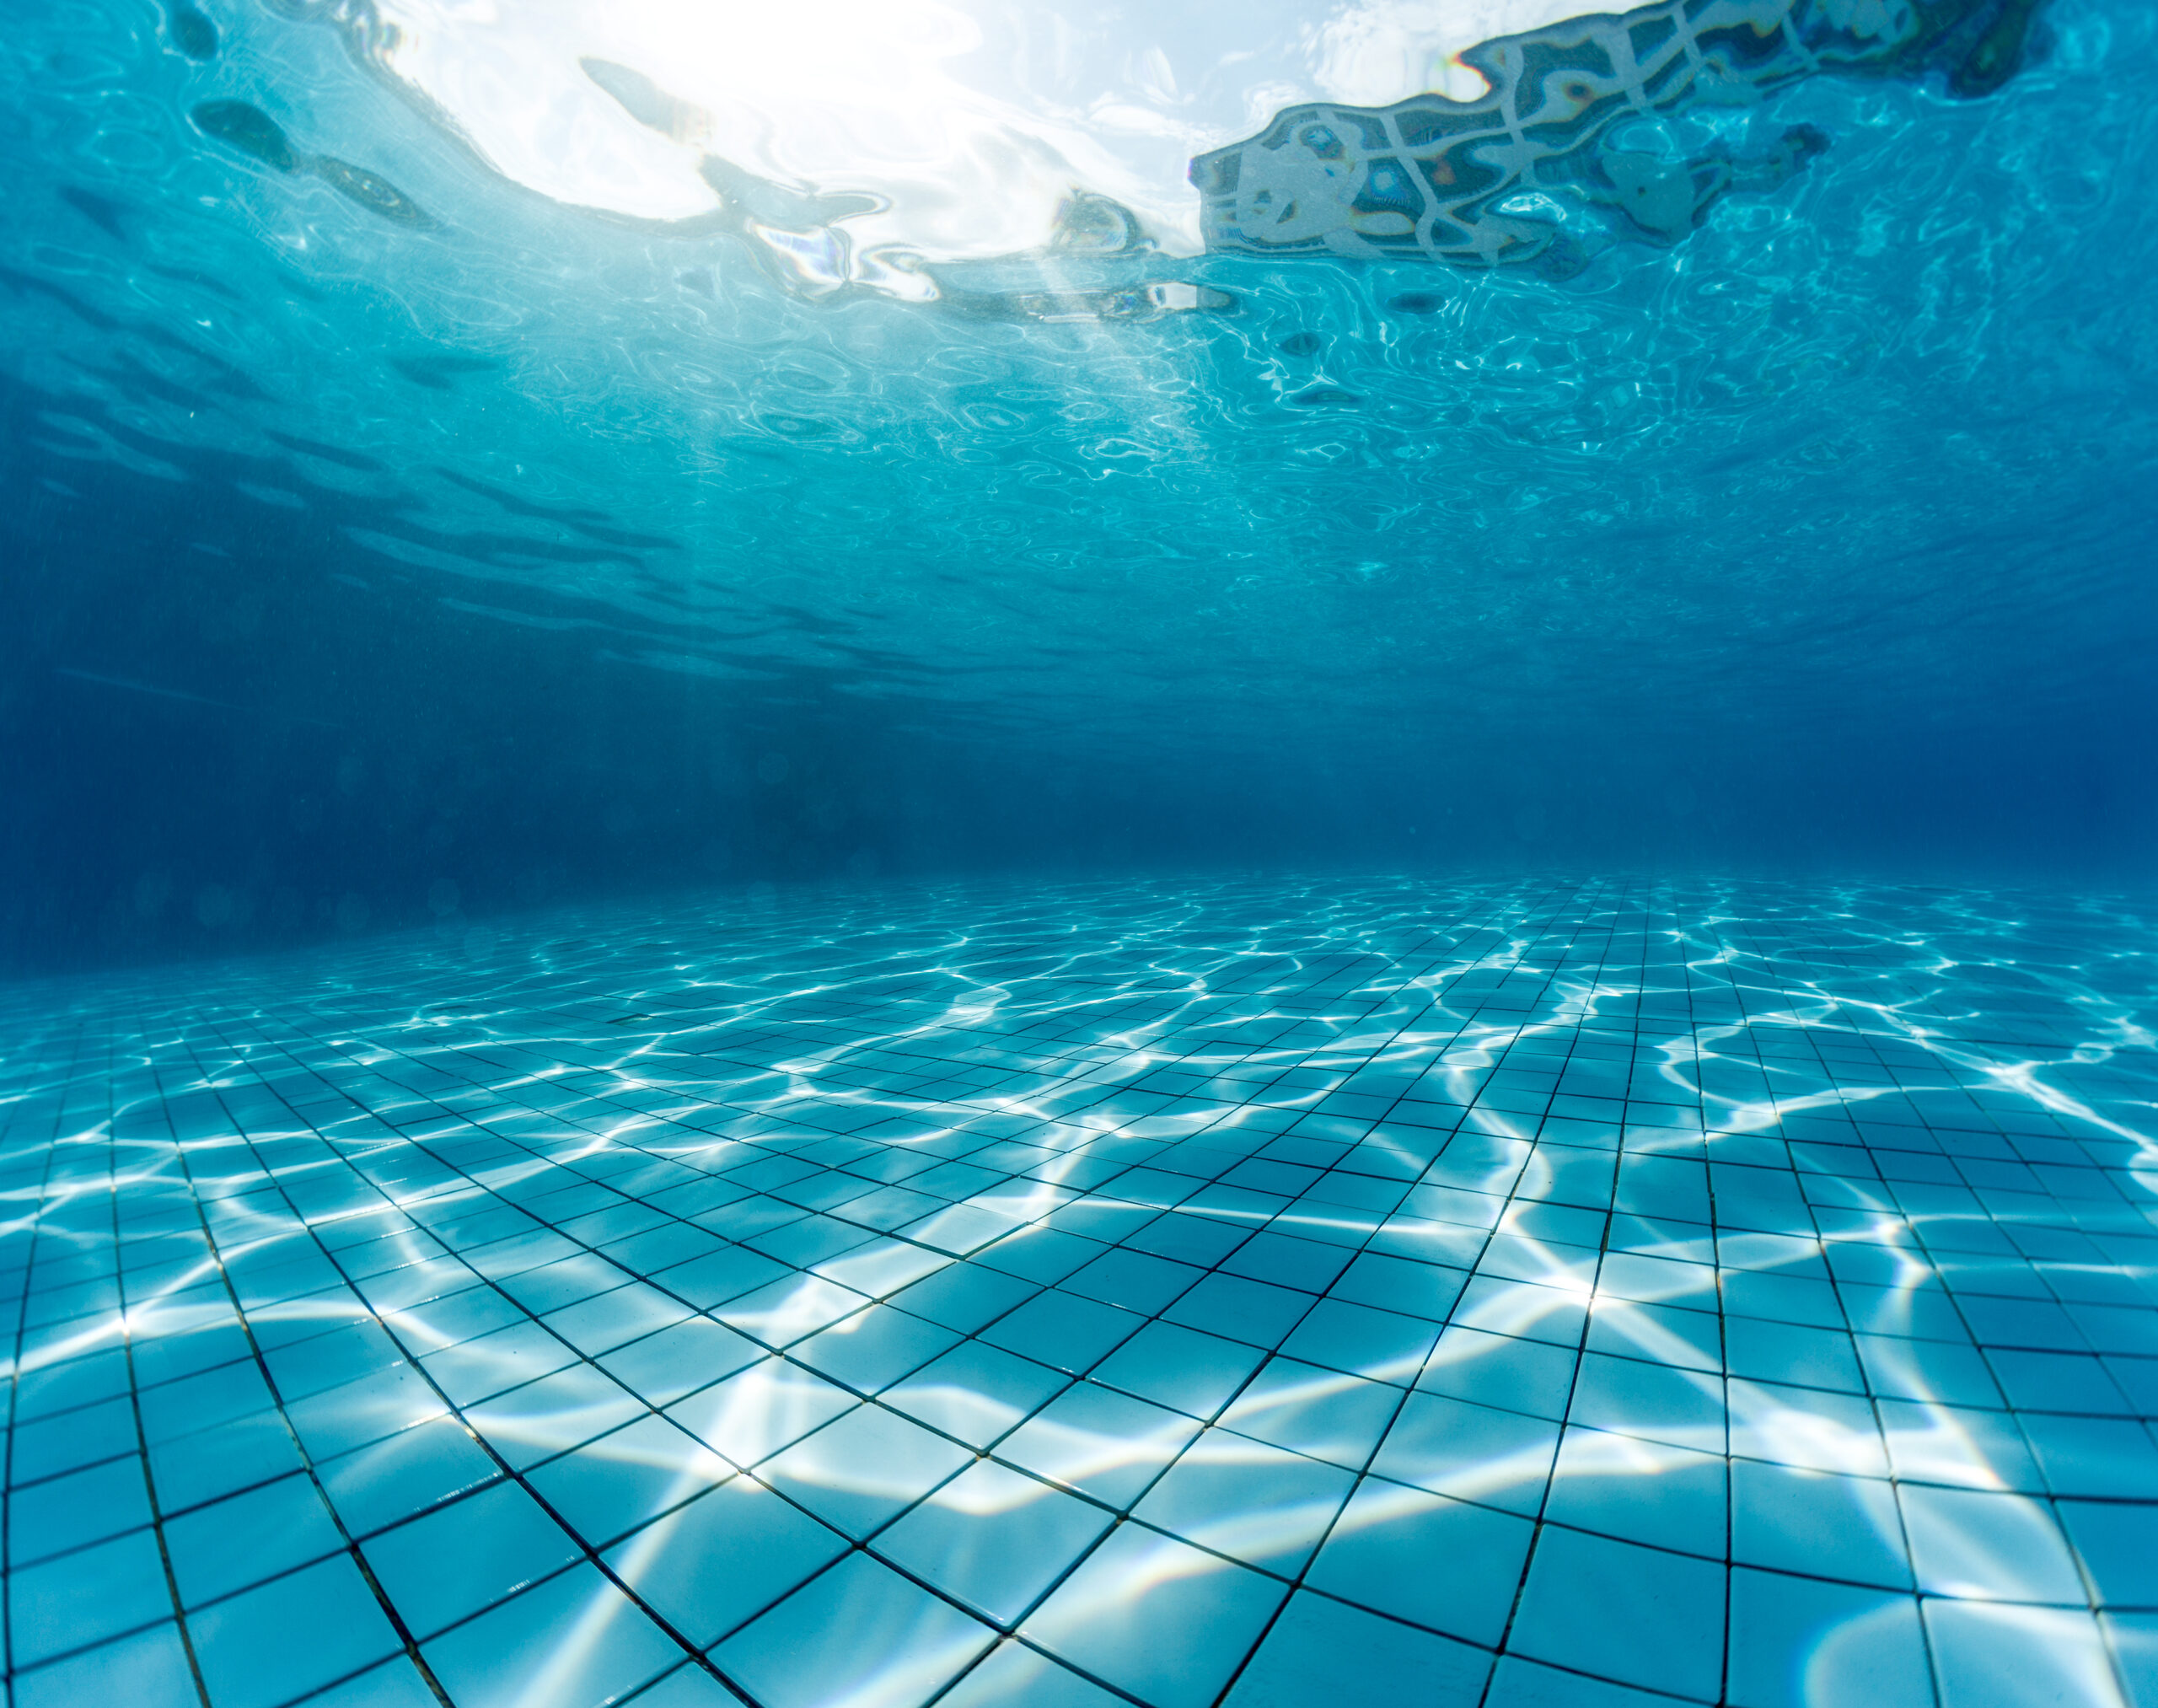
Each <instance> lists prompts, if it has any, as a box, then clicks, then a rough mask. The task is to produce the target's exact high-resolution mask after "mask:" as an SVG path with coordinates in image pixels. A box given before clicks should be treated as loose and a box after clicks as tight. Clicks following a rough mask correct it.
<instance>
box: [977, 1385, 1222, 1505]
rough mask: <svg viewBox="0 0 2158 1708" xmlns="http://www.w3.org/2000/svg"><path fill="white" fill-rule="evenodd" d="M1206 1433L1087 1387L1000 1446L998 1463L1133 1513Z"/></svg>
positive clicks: (1072, 1391)
mask: <svg viewBox="0 0 2158 1708" xmlns="http://www.w3.org/2000/svg"><path fill="white" fill-rule="evenodd" d="M1199 1430H1200V1426H1199V1425H1198V1424H1197V1423H1196V1422H1194V1421H1193V1420H1192V1419H1190V1418H1189V1417H1186V1416H1184V1415H1182V1414H1180V1413H1178V1412H1173V1411H1167V1410H1163V1409H1162V1407H1160V1406H1158V1405H1148V1404H1146V1402H1145V1401H1144V1400H1139V1399H1129V1398H1127V1397H1126V1396H1125V1395H1124V1394H1117V1393H1114V1392H1112V1391H1111V1390H1110V1389H1109V1388H1097V1387H1095V1386H1094V1385H1093V1384H1092V1383H1083V1382H1082V1383H1078V1384H1077V1385H1076V1386H1074V1387H1072V1388H1067V1389H1066V1390H1065V1392H1064V1393H1063V1394H1060V1395H1059V1396H1058V1397H1057V1398H1056V1399H1053V1400H1051V1401H1050V1402H1049V1404H1048V1405H1045V1406H1044V1407H1043V1408H1042V1409H1041V1410H1040V1411H1039V1412H1037V1413H1036V1414H1035V1415H1034V1416H1033V1417H1032V1418H1031V1419H1029V1420H1028V1421H1027V1422H1026V1423H1024V1424H1023V1425H1022V1426H1020V1427H1019V1428H1017V1429H1016V1430H1014V1431H1012V1433H1011V1434H1010V1435H1008V1436H1007V1437H1005V1438H1004V1439H1003V1440H1002V1441H1001V1442H998V1443H997V1448H996V1452H997V1457H998V1458H1003V1459H1007V1460H1009V1461H1010V1462H1011V1463H1012V1464H1015V1465H1017V1466H1019V1467H1021V1468H1022V1469H1025V1470H1030V1471H1033V1472H1035V1473H1036V1474H1039V1475H1041V1476H1044V1477H1047V1478H1049V1479H1050V1480H1053V1481H1055V1482H1060V1483H1064V1484H1066V1485H1070V1486H1071V1487H1072V1488H1075V1489H1077V1490H1080V1491H1081V1492H1082V1493H1084V1494H1087V1495H1091V1496H1093V1498H1094V1499H1096V1500H1098V1501H1103V1502H1104V1503H1105V1504H1107V1505H1109V1506H1111V1507H1128V1506H1129V1505H1130V1503H1131V1502H1132V1501H1135V1500H1136V1499H1138V1497H1139V1496H1140V1495H1141V1494H1142V1493H1143V1492H1144V1491H1145V1490H1146V1487H1147V1485H1149V1484H1151V1482H1152V1481H1153V1480H1154V1479H1155V1478H1156V1477H1157V1476H1158V1475H1159V1474H1161V1472H1162V1469H1163V1468H1164V1467H1165V1466H1167V1465H1168V1464H1171V1463H1173V1461H1174V1460H1175V1458H1177V1456H1178V1454H1179V1453H1182V1452H1183V1451H1184V1448H1185V1446H1186V1445H1187V1444H1188V1443H1189V1442H1190V1440H1191V1439H1192V1437H1194V1436H1195V1435H1197V1434H1198V1433H1199Z"/></svg>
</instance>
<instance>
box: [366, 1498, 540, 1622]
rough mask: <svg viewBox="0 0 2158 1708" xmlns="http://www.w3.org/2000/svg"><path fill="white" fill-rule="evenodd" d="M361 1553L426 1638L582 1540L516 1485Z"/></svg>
mask: <svg viewBox="0 0 2158 1708" xmlns="http://www.w3.org/2000/svg"><path fill="white" fill-rule="evenodd" d="M361 1551H362V1553H363V1554H364V1555H366V1556H367V1562H368V1569H369V1570H371V1571H373V1573H374V1575H375V1577H376V1579H377V1581H378V1582H380V1583H381V1585H382V1587H383V1588H384V1590H385V1591H386V1592H387V1593H389V1598H390V1601H391V1603H392V1604H393V1605H395V1608H396V1609H397V1610H398V1613H399V1614H400V1615H401V1616H402V1617H403V1619H404V1620H405V1625H407V1626H408V1627H410V1628H411V1632H412V1634H413V1635H415V1636H416V1637H418V1638H420V1639H421V1641H425V1640H426V1639H427V1638H428V1637H430V1636H432V1635H434V1634H435V1633H436V1632H437V1631H438V1630H443V1628H444V1627H445V1626H448V1625H454V1624H456V1623H457V1621H458V1620H459V1619H467V1618H470V1616H471V1615H472V1614H475V1613H478V1612H479V1611H480V1609H483V1608H486V1607H491V1606H492V1605H493V1604H494V1603H497V1602H498V1601H501V1600H502V1599H503V1598H505V1597H507V1596H509V1595H513V1594H514V1593H516V1592H517V1591H518V1590H520V1589H522V1588H523V1587H525V1586H526V1585H527V1584H529V1583H533V1582H537V1581H538V1580H539V1579H540V1578H543V1577H545V1576H548V1575H549V1574H550V1573H551V1572H556V1571H561V1569H562V1568H563V1567H564V1566H567V1565H569V1564H570V1563H571V1562H572V1560H576V1559H577V1557H578V1550H577V1544H576V1542H575V1541H574V1540H573V1539H572V1538H571V1537H570V1536H569V1535H568V1534H567V1533H566V1532H565V1531H564V1530H563V1529H562V1527H561V1525H559V1524H557V1523H556V1522H555V1521H554V1520H553V1519H552V1518H550V1517H548V1516H547V1514H546V1513H545V1512H544V1511H542V1510H541V1508H540V1507H539V1503H538V1502H537V1501H534V1499H533V1498H532V1496H530V1495H529V1494H527V1493H526V1492H525V1491H524V1490H523V1489H521V1488H519V1487H518V1485H516V1484H514V1483H499V1484H497V1485H495V1486H494V1487H493V1488H491V1489H483V1490H480V1492H479V1493H478V1494H476V1495H474V1496H470V1498H469V1499H466V1500H463V1501H457V1502H455V1503H454V1505H451V1506H448V1507H442V1508H441V1509H439V1510H438V1511H436V1512H430V1513H428V1514H427V1516H426V1517H423V1518H416V1519H414V1520H413V1521H412V1522H411V1523H409V1524H400V1526H398V1528H395V1529H394V1530H385V1531H384V1532H383V1533H382V1534H380V1535H379V1536H377V1537H375V1538H374V1539H373V1540H372V1541H370V1542H368V1543H367V1544H364V1546H363V1547H362V1550H361Z"/></svg>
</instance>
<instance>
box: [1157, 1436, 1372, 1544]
mask: <svg viewBox="0 0 2158 1708" xmlns="http://www.w3.org/2000/svg"><path fill="white" fill-rule="evenodd" d="M1354 1483H1355V1478H1354V1477H1353V1476H1352V1475H1350V1473H1348V1472H1347V1471H1345V1470H1342V1469H1339V1468H1338V1467H1336V1466H1334V1465H1329V1464H1323V1463H1321V1462H1320V1461H1318V1460H1316V1459H1310V1458H1303V1457H1302V1456H1301V1455H1299V1454H1296V1453H1289V1452H1286V1451H1285V1450H1284V1449H1282V1448H1275V1447H1269V1446H1267V1445H1266V1444H1265V1443H1264V1442H1257V1441H1253V1440H1251V1439H1249V1438H1248V1437H1244V1436H1240V1435H1237V1434H1234V1433H1232V1431H1228V1430H1226V1429H1211V1430H1208V1431H1206V1432H1205V1434H1203V1435H1201V1436H1200V1437H1199V1438H1198V1440H1196V1441H1194V1442H1193V1443H1192V1444H1191V1445H1190V1446H1189V1448H1185V1450H1184V1454H1183V1457H1181V1458H1178V1460H1177V1462H1176V1463H1175V1464H1173V1465H1172V1466H1170V1468H1169V1469H1168V1472H1167V1473H1166V1474H1163V1476H1162V1479H1161V1480H1160V1481H1159V1482H1157V1483H1156V1484H1155V1485H1154V1486H1153V1487H1152V1488H1151V1490H1148V1491H1147V1493H1146V1498H1145V1499H1143V1500H1141V1501H1140V1502H1139V1504H1138V1505H1137V1506H1136V1507H1133V1508H1132V1516H1133V1517H1137V1518H1143V1519H1144V1520H1146V1523H1149V1524H1151V1525H1153V1526H1154V1527H1155V1528H1157V1529H1162V1530H1167V1531H1168V1532H1170V1533H1172V1534H1174V1535H1177V1536H1180V1537H1182V1538H1183V1539H1184V1540H1185V1541H1187V1542H1192V1543H1195V1544H1198V1545H1199V1546H1200V1547H1201V1548H1206V1549H1210V1550H1212V1551H1213V1552H1215V1553H1216V1554H1227V1555H1229V1556H1230V1557H1231V1558H1232V1559H1236V1560H1243V1562H1244V1563H1245V1564H1247V1565H1249V1566H1261V1567H1264V1569H1265V1570H1267V1571H1274V1572H1278V1573H1280V1575H1281V1576H1285V1577H1293V1576H1296V1574H1297V1573H1298V1572H1300V1571H1302V1569H1303V1566H1304V1564H1305V1562H1306V1561H1307V1560H1309V1559H1310V1558H1311V1555H1312V1552H1313V1550H1314V1549H1316V1548H1317V1547H1318V1544H1319V1543H1320V1542H1321V1541H1322V1540H1323V1539H1325V1536H1326V1533H1327V1532H1328V1530H1329V1528H1331V1527H1332V1526H1333V1524H1334V1516H1335V1514H1336V1513H1338V1512H1339V1511H1340V1510H1341V1506H1342V1502H1343V1501H1345V1500H1347V1498H1348V1496H1349V1490H1350V1487H1351V1485H1353V1484H1354Z"/></svg>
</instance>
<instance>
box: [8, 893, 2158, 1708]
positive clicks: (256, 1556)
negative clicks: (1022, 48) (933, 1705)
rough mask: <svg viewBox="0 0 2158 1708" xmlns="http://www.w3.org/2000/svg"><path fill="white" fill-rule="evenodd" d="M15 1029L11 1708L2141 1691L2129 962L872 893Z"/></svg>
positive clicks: (1911, 906) (364, 962)
mask: <svg viewBox="0 0 2158 1708" xmlns="http://www.w3.org/2000/svg"><path fill="white" fill-rule="evenodd" d="M464 948H465V949H466V950H468V951H474V952H478V953H479V954H480V958H479V959H475V958H474V954H473V953H459V952H455V950H454V948H453V947H449V946H444V945H442V944H438V943H435V942H434V941H432V940H431V939H428V938H425V937H417V938H412V939H405V940H386V941H383V942H380V943H373V944H359V945H354V946H352V947H350V948H345V949H342V950H341V951H338V952H337V953H335V954H329V955H323V956H319V957H316V958H314V959H303V960H293V961H288V962H282V963H276V964H268V963H264V964H254V965H241V966H235V967H232V968H228V969H216V970H213V971H211V972H208V973H206V972H203V971H201V970H200V969H196V970H194V971H191V972H188V973H186V974H185V975H180V974H174V975H144V976H138V977H134V978H131V979H128V980H107V981H105V982H101V983H97V984H90V983H74V984H62V985H46V986H35V987H27V986H25V987H18V988H17V989H16V991H14V992H13V993H11V995H10V996H9V997H8V1002H7V1007H8V1013H7V1022H6V1029H5V1034H4V1035H5V1036H6V1037H7V1039H8V1055H7V1058H6V1064H5V1073H6V1086H5V1091H6V1097H7V1103H6V1106H5V1107H6V1114H7V1127H6V1133H5V1140H4V1158H5V1177H4V1188H5V1191H6V1194H7V1204H8V1213H9V1216H10V1218H11V1219H10V1221H9V1222H8V1229H7V1233H6V1239H5V1247H4V1249H5V1252H6V1254H7V1264H8V1268H7V1271H6V1273H7V1277H8V1289H9V1297H10V1299H11V1305H10V1308H11V1310H12V1311H13V1312H14V1313H16V1315H15V1321H16V1323H17V1324H18V1325H19V1327H18V1329H17V1338H16V1340H15V1341H14V1345H13V1357H14V1364H13V1412H12V1426H11V1431H10V1434H9V1437H8V1480H9V1492H8V1560H7V1564H8V1597H7V1604H8V1658H9V1664H10V1668H11V1672H10V1675H9V1676H10V1682H11V1689H12V1691H13V1703H14V1704H15V1705H16V1708H50V1705H53V1704H58V1703H84V1702H91V1701H104V1702H123V1701H124V1702H126V1703H129V1704H132V1705H138V1708H158V1705H161V1704H164V1703H175V1704H184V1703H190V1702H196V1701H198V1700H203V1701H207V1702H209V1703H211V1704H214V1705H216V1708H271V1705H275V1704H279V1703H282V1702H286V1701H297V1700H312V1701H318V1702H322V1703H333V1702H334V1703H338V1704H355V1703H370V1704H372V1703H387V1704H398V1703H412V1704H425V1703H427V1702H429V1701H435V1700H447V1701H449V1702H453V1703H456V1704H459V1705H462V1708H497V1705H499V1708H545V1705H562V1708H575V1705H586V1704H599V1703H602V1702H606V1701H611V1700H623V1699H625V1698H629V1697H634V1698H635V1699H636V1700H638V1701H640V1702H642V1703H646V1704H648V1705H652V1708H658V1705H662V1704H664V1705H667V1708H676V1705H680V1704H685V1703H693V1702H714V1703H717V1702H724V1701H728V1700H738V1699H739V1700H749V1701H752V1702H756V1703H760V1704H765V1705H769V1708H815V1705H826V1704H829V1705H839V1704H848V1705H856V1708H868V1705H879V1708H910V1705H915V1704H921V1703H927V1702H931V1701H935V1702H938V1703H942V1704H944V1705H947V1708H974V1705H982V1704H992V1703H1025V1704H1028V1705H1056V1708H1079V1705H1087V1704H1098V1705H1108V1704H1110V1703H1112V1702H1115V1701H1135V1702H1139V1703H1143V1704H1148V1705H1154V1708H1205V1705H1208V1704H1211V1703H1215V1702H1217V1701H1226V1702H1227V1703H1228V1704H1230V1705H1232V1708H1261V1705H1289V1704H1305V1703H1311V1702H1318V1701H1324V1702H1329V1703H1351V1704H1360V1703H1380V1702H1385V1703H1389V1704H1392V1703H1395V1702H1404V1703H1406V1702H1414V1703H1416V1704H1420V1705H1436V1708H1453V1705H1463V1708H1467V1705H1475V1704H1479V1703H1484V1704H1491V1705H1517V1708H1518V1705H1529V1704H1578V1705H1581V1708H1617V1705H1623V1704H1628V1703H1648V1702H1651V1701H1661V1700H1669V1699H1672V1698H1676V1699H1680V1700H1688V1701H1697V1702H1710V1701H1717V1700H1721V1701H1727V1702H1730V1703H1733V1704H1741V1705H1747V1708H1780V1705H1785V1704H1793V1705H1796V1704H1801V1703H1804V1704H1810V1705H1837V1704H1854V1705H1855V1704H1865V1705H1868V1708H1898V1705H1905V1704H1925V1703H1935V1702H1938V1703H1941V1704H1944V1705H1946V1708H1964V1705H1977V1704H2011V1703H2026V1702H2028V1703H2037V1702H2074V1703H2079V1704H2085V1703H2118V1702H2122V1701H2128V1702H2140V1703H2145V1704H2147V1703H2150V1702H2151V1701H2154V1700H2158V1695H2154V1691H2155V1690H2158V1683H2154V1680H2158V1548H2154V1547H2153V1546H2152V1545H2151V1541H2152V1538H2153V1536H2154V1535H2158V1505H2154V1504H2151V1503H2153V1502H2158V1447H2154V1444H2153V1441H2152V1438H2151V1436H2150V1432H2149V1423H2150V1417H2151V1415H2152V1414H2153V1413H2154V1412H2158V1308H2154V1305H2155V1304H2158V1227H2154V1225H2153V1219H2152V1208H2153V1204H2154V1197H2153V1184H2154V1176H2153V1173H2152V1166H2153V1165H2152V1151H2151V1147H2150V1141H2149V1138H2148V1135H2149V1134H2150V1132H2151V1131H2152V1122H2151V1096H2152V1088H2153V1083H2154V1075H2153V1072H2152V1050H2151V1041H2150V1032H2149V1031H2148V1030H2147V1029H2146V1028H2147V1026H2148V1023H2149V1017H2150V1012H2151V1010H2150V1000H2151V982H2152V981H2151V969H2152V960H2151V957H2152V953H2153V950H2154V949H2158V933H2154V932H2153V930H2152V929H2151V928H2150V927H2149V926H2147V925H2145V923H2144V922H2143V921H2142V920H2141V919H2140V917H2139V916H2136V915H2135V914H2134V913H2133V912H2132V911H2130V910H2126V909H2124V908H2123V907H2121V906H2119V905H2098V904H2090V905H2083V906H2080V907H2076V906H2069V905H2060V904H2048V903H2043V902H2040V901H2038V900H2035V899H2032V898H2018V897H2016V896H2008V895H2000V894H1972V893H1946V892H1921V891H1914V890H1889V889H1877V890H1860V889H1841V890H1833V891H1831V890H1827V889H1812V890H1808V889H1799V888H1775V887H1772V886H1765V885H1763V886H1742V887H1737V888H1731V887H1724V888H1715V887H1710V886H1700V885H1696V886H1683V885H1671V886H1664V885H1645V884H1633V885H1629V884H1615V883H1613V884H1529V883H1515V884H1487V885H1482V886H1472V885H1458V884H1447V885H1441V884H1434V883H1429V882H1412V881H1407V880H1402V881H1393V882H1387V883H1372V884H1338V883H1336V884H1308V885H1286V884H1259V883H1255V882H1253V883H1228V882H1220V883H1205V884H1183V885H1174V886H1172V885H1166V884H1094V885H1086V886H1068V887H1059V888H1051V889H1043V888H1040V887H1035V888H1031V889H1022V888H1017V887H1012V888H996V887H988V886H980V887H972V888H969V887H953V888H944V889H921V890H908V891H888V892H883V893H878V894H869V893H862V892H837V891H835V892H827V893H824V894H813V895H809V896H807V897H804V898H801V899H798V900H790V901H787V902H786V903H785V904H784V905H776V906H775V905H770V899H769V898H766V905H765V906H764V907H763V909H762V910H757V909H756V908H755V907H754V906H753V905H750V904H749V902H747V901H743V900H737V901H733V902H729V903H727V904H724V905H701V906H699V907H696V908H687V907H684V908H680V909H676V910H672V911H667V912H661V913H656V914H654V915H652V916H650V917H646V918H639V919H631V918H630V917H629V916H625V915H607V916H585V917H582V918H577V919H571V918H566V917H556V918H552V919H548V920H544V921H535V922H531V923H528V924H526V925H524V926H522V927H516V926H513V927H506V928H505V929H503V930H502V932H501V933H500V934H499V936H498V937H495V938H494V939H492V940H491V941H490V942H484V943H483V942H480V941H478V940H477V939H476V938H475V939H474V940H472V941H471V942H470V943H467V944H466V945H464Z"/></svg>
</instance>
